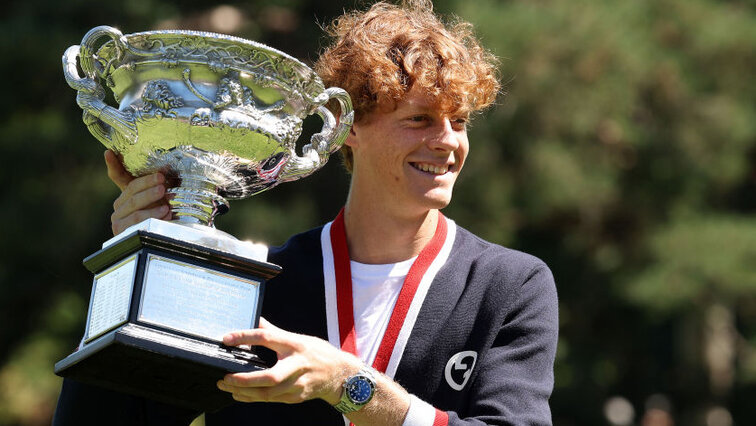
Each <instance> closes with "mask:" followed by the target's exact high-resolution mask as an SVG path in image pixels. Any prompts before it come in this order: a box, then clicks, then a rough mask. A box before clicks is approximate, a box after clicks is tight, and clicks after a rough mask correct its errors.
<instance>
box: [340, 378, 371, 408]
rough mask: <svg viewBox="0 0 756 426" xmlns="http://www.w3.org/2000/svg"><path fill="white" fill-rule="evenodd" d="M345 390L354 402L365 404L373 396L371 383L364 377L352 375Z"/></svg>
mask: <svg viewBox="0 0 756 426" xmlns="http://www.w3.org/2000/svg"><path fill="white" fill-rule="evenodd" d="M346 392H347V396H349V399H350V400H352V402H354V403H355V404H365V403H366V402H368V401H370V398H372V397H373V384H372V383H370V381H369V380H368V379H367V378H365V377H359V376H358V377H354V378H353V379H352V380H350V381H349V384H347V387H346Z"/></svg>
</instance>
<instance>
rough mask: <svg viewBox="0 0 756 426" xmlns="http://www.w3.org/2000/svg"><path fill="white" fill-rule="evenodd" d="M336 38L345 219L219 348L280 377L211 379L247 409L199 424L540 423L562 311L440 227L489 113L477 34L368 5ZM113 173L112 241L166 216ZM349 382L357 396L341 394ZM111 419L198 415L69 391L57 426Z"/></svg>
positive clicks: (527, 272)
mask: <svg viewBox="0 0 756 426" xmlns="http://www.w3.org/2000/svg"><path fill="white" fill-rule="evenodd" d="M331 32H332V35H334V36H335V38H336V41H335V42H334V44H333V45H332V46H331V47H330V48H328V49H327V50H326V51H325V52H324V53H323V55H322V56H321V58H320V60H319V61H318V64H317V65H316V69H317V71H318V73H319V74H320V75H321V77H323V79H324V82H325V83H326V85H327V86H339V87H343V88H345V89H346V90H347V91H348V92H349V93H350V95H351V97H352V99H353V102H354V105H355V112H356V122H355V124H354V126H353V128H352V130H351V133H350V135H349V136H348V138H347V140H346V143H345V147H344V149H343V154H344V158H345V164H346V166H347V168H348V169H349V170H350V171H351V174H352V178H351V184H350V190H349V195H348V198H347V201H346V205H345V206H344V209H343V210H342V212H341V213H340V214H339V216H338V217H337V218H336V219H335V220H334V221H333V222H331V223H329V224H326V225H325V226H324V227H321V228H317V229H314V230H311V231H308V232H305V233H303V234H300V235H296V236H294V237H292V238H291V239H290V240H289V241H288V242H287V243H286V244H285V245H284V246H282V247H280V248H273V249H272V250H271V252H270V256H269V260H270V261H271V262H273V263H277V264H280V265H282V266H283V267H284V272H283V273H282V274H281V275H280V276H279V277H276V278H275V279H273V280H272V281H271V282H270V283H269V285H268V286H267V289H266V295H265V304H264V307H263V317H264V318H265V319H264V320H261V326H260V328H259V329H255V330H241V331H237V332H233V333H230V334H229V335H227V336H225V337H224V343H226V344H228V345H240V344H248V345H259V346H265V347H267V348H269V349H271V350H273V351H275V352H276V354H277V356H278V362H277V364H276V365H274V366H273V367H271V368H270V369H268V370H265V371H258V372H252V373H239V374H229V375H227V376H226V377H225V378H224V379H223V380H220V381H219V382H218V388H219V389H221V390H223V391H226V392H230V393H232V395H233V397H234V399H236V400H237V401H239V402H238V403H236V404H234V405H233V406H231V407H229V408H226V409H223V410H220V411H218V412H216V413H208V414H207V415H206V421H207V424H208V425H236V424H264V425H267V424H314V425H331V424H333V425H340V424H343V423H344V421H345V420H344V417H345V418H346V419H348V421H349V422H352V423H354V424H356V425H402V424H405V425H445V424H450V425H463V424H465V425H466V424H511V425H525V424H527V425H543V424H550V423H551V416H550V411H549V406H548V398H549V395H550V393H551V389H552V385H553V374H552V367H553V359H554V354H555V349H556V337H557V307H556V303H557V302H556V291H555V286H554V282H553V278H552V277H551V274H550V272H549V270H548V268H547V267H546V266H545V265H544V264H543V263H542V262H541V261H539V260H538V259H535V258H533V257H531V256H528V255H526V254H523V253H519V252H516V251H513V250H508V249H505V248H503V247H500V246H497V245H494V244H491V243H488V242H485V241H483V240H481V239H479V238H477V237H475V236H474V235H472V234H470V233H469V232H467V231H465V230H464V229H462V228H460V227H458V226H456V225H455V224H454V222H453V221H451V220H450V219H447V218H445V217H444V216H443V215H442V214H441V213H440V212H439V209H441V208H443V207H445V206H446V205H448V204H449V202H450V200H451V196H452V189H453V187H454V183H455V181H456V178H457V176H458V175H459V173H460V171H461V170H462V167H463V165H464V163H465V160H466V158H467V154H468V150H469V142H468V139H467V130H466V123H467V120H468V117H469V115H470V114H471V113H473V112H475V111H479V110H481V109H483V108H485V107H487V106H488V105H490V104H491V103H492V102H493V101H494V99H495V96H496V92H497V90H498V87H499V86H498V83H497V79H496V73H495V63H494V60H493V58H492V57H491V55H490V54H489V53H487V52H486V51H485V50H484V49H482V48H481V47H480V46H479V44H478V43H477V41H476V40H475V38H474V37H473V36H472V35H471V31H470V28H469V25H467V24H464V23H459V24H456V25H454V26H448V27H447V26H444V25H443V24H442V23H441V22H440V21H439V20H438V18H437V17H436V16H435V15H434V13H433V12H432V6H431V3H430V1H407V2H405V3H404V5H403V6H402V7H398V6H393V5H389V4H385V3H378V4H376V5H374V6H373V7H372V8H370V9H369V10H368V11H367V12H360V13H358V12H355V13H349V14H345V15H344V16H342V17H341V18H339V19H338V20H336V21H335V23H334V25H333V26H332V28H331ZM106 163H107V165H108V171H109V176H110V177H111V179H112V180H113V181H114V182H115V183H116V184H117V185H118V186H119V187H120V188H121V189H122V191H123V192H122V194H121V196H120V197H119V198H118V199H117V200H116V202H115V204H114V207H115V212H114V213H113V216H112V223H113V231H114V233H119V232H121V231H122V230H123V229H125V228H126V227H128V226H130V225H132V224H134V223H138V222H139V221H141V220H143V219H146V218H148V217H154V218H163V219H168V218H170V212H169V209H168V207H167V204H166V202H165V200H164V199H163V197H164V194H165V178H164V177H163V176H162V175H159V174H156V175H150V176H144V177H140V178H137V179H134V178H133V177H132V176H130V175H129V174H128V173H126V172H125V171H124V169H123V168H122V167H121V165H120V164H119V162H118V160H117V159H116V158H115V156H114V155H113V154H112V153H110V152H108V153H106ZM295 333H297V334H295ZM347 382H349V383H351V384H355V385H356V386H357V388H360V386H362V388H361V390H362V391H363V392H362V395H360V394H359V393H358V394H352V393H349V392H345V390H344V389H345V388H344V386H343V385H344V384H345V383H347ZM82 401H86V403H84V402H82ZM77 407H80V408H77ZM87 407H88V408H89V409H90V411H89V412H87V411H86V408H87ZM93 407H94V408H93ZM113 410H116V411H118V412H119V413H122V414H121V415H120V417H118V419H117V420H118V421H121V422H122V423H123V424H132V423H137V424H153V423H154V424H186V423H188V422H189V421H190V419H191V418H192V417H193V416H195V415H196V414H197V413H190V412H186V411H183V410H179V409H176V408H171V407H167V406H162V405H160V404H157V403H153V402H150V401H143V400H140V399H139V398H133V397H128V396H122V395H117V394H113V393H110V392H105V391H100V390H94V389H93V388H89V387H86V386H82V385H78V384H75V383H73V382H71V381H67V382H66V384H65V385H64V390H63V392H62V395H61V398H60V401H59V406H58V413H57V417H56V421H57V422H58V423H59V424H67V423H66V422H72V424H73V423H75V420H73V419H76V418H77V416H92V417H97V416H105V415H107V413H108V412H112V411H113ZM342 415H343V416H344V417H342ZM100 418H104V417H100ZM113 424H120V423H117V422H116V423H113Z"/></svg>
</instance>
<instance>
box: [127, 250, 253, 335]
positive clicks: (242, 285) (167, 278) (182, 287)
mask: <svg viewBox="0 0 756 426" xmlns="http://www.w3.org/2000/svg"><path fill="white" fill-rule="evenodd" d="M259 292H260V282H258V281H254V280H250V279H244V278H241V277H238V276H234V275H230V274H225V273H222V272H219V271H215V270H212V269H207V268H203V267H200V266H196V265H192V264H189V263H185V262H181V261H177V260H173V259H168V258H165V257H161V256H157V255H154V254H150V255H149V256H148V258H147V267H146V272H145V281H144V290H143V292H142V303H141V309H140V312H139V320H140V321H142V322H148V323H151V324H155V325H159V326H163V327H167V328H171V329H174V330H178V331H182V332H184V333H188V334H191V335H194V336H199V337H204V338H208V339H212V340H217V341H220V340H222V338H223V335H224V334H226V333H228V332H230V331H234V330H244V329H250V328H254V327H255V324H254V321H255V318H256V315H255V314H256V310H257V305H258V304H257V301H258V300H257V299H258V297H259Z"/></svg>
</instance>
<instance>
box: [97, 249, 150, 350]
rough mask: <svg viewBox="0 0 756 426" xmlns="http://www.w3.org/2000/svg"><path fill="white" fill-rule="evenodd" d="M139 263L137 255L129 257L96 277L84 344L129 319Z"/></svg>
mask: <svg viewBox="0 0 756 426" xmlns="http://www.w3.org/2000/svg"><path fill="white" fill-rule="evenodd" d="M136 260H137V256H136V255H134V256H131V257H128V258H126V259H124V260H123V261H121V262H119V263H117V264H115V265H113V266H112V267H110V268H108V269H106V270H105V271H103V272H101V273H99V274H97V275H96V276H95V278H94V284H93V286H92V297H91V299H90V300H91V301H90V306H89V316H88V319H87V331H86V333H85V337H84V341H85V342H88V341H90V340H92V339H94V338H95V337H98V336H100V335H101V334H103V333H105V332H106V331H109V330H112V329H113V328H114V327H117V326H119V325H121V324H123V323H124V322H126V320H127V319H128V314H129V306H130V305H131V290H132V288H133V287H132V282H133V281H134V274H135V273H136V264H137V262H136Z"/></svg>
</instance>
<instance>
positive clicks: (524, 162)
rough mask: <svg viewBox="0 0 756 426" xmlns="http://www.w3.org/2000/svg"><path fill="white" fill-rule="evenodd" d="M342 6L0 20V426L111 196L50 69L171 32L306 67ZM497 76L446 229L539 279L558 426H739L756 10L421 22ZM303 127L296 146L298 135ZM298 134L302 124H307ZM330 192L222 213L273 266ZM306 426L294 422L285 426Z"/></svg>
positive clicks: (717, 0)
mask: <svg viewBox="0 0 756 426" xmlns="http://www.w3.org/2000/svg"><path fill="white" fill-rule="evenodd" d="M365 4H366V3H365V2H355V1H354V0H318V1H316V0H265V1H262V0H258V1H252V0H248V1H245V2H232V3H220V2H214V1H209V0H202V1H197V0H188V1H181V2H172V1H168V0H129V1H112V2H105V1H95V0H69V1H64V2H59V1H52V0H28V1H19V0H11V1H10V2H5V3H4V5H3V7H2V9H3V10H2V12H0V70H2V76H3V79H2V80H3V82H4V86H3V93H4V94H3V96H2V101H0V176H2V179H1V181H2V182H3V185H2V188H1V189H0V191H2V197H1V198H0V203H2V205H1V207H0V223H2V228H1V229H2V230H1V231H0V238H1V239H2V240H1V241H0V247H2V248H3V251H2V258H1V260H0V424H2V425H42V424H49V422H50V417H51V415H52V412H53V410H54V407H55V402H56V398H57V394H58V392H59V387H60V382H61V380H60V379H59V378H57V377H56V376H55V375H53V373H52V368H53V364H54V363H55V362H56V361H57V360H59V359H61V358H63V357H64V356H66V355H67V354H69V353H70V352H71V350H72V349H73V348H74V347H75V346H76V344H77V342H78V339H79V338H80V336H81V334H82V332H83V326H84V316H85V313H86V312H85V311H86V308H87V302H88V297H89V291H90V285H91V275H90V274H89V273H88V272H87V271H86V270H85V269H84V268H83V267H82V266H81V260H82V259H83V258H84V257H85V256H87V255H89V254H91V253H92V252H94V251H96V250H97V249H98V247H99V244H100V243H101V242H102V241H104V240H105V239H107V238H108V237H109V236H110V224H109V216H110V212H111V205H112V201H113V200H114V199H115V198H116V196H117V195H118V191H117V189H116V187H115V186H114V185H113V184H112V183H110V182H109V181H108V179H107V177H106V172H105V166H104V163H103V160H102V152H103V147H102V146H101V145H100V144H99V143H98V142H96V141H95V139H94V138H93V137H92V136H91V135H89V134H88V133H87V130H86V129H85V127H84V125H83V124H82V122H81V110H80V109H79V108H78V107H77V106H76V103H75V99H74V98H75V96H74V95H75V93H74V91H73V90H71V89H70V88H69V87H68V86H67V85H66V83H65V81H64V79H63V75H62V72H61V61H60V57H61V55H62V53H63V51H64V50H65V49H66V48H67V47H68V46H70V45H73V44H79V42H80V40H81V37H82V36H83V35H84V33H85V32H86V31H88V30H89V29H90V28H92V27H94V26H97V25H102V24H107V25H111V26H115V27H118V28H120V29H121V30H123V31H124V33H130V32H138V31H144V30H149V29H168V28H184V29H197V30H209V31H216V32H222V33H230V34H235V35H238V36H241V37H245V38H250V39H254V40H258V41H261V42H263V43H266V44H269V45H271V46H274V47H276V48H278V49H281V50H283V51H286V52H288V53H290V54H291V55H293V56H295V57H297V58H299V59H301V60H303V61H304V62H306V63H310V64H311V63H312V62H313V61H314V60H315V59H316V58H317V55H318V52H319V50H320V49H321V47H322V45H323V42H322V37H321V36H322V29H321V25H323V24H324V23H327V22H329V21H330V20H331V19H332V18H333V17H335V16H337V15H338V14H339V13H340V12H342V11H343V10H344V9H351V8H353V7H355V6H358V7H363V6H364V5H365ZM436 10H437V11H439V12H441V13H443V14H446V15H451V14H455V15H458V16H460V17H462V18H463V19H466V20H469V21H471V22H473V23H474V24H475V26H476V31H477V33H478V35H479V36H480V37H481V38H482V39H483V42H484V44H485V45H486V46H487V47H488V48H490V49H491V50H493V52H494V53H496V54H497V55H498V56H499V57H500V58H501V60H502V61H501V73H502V76H503V82H504V83H505V91H506V94H505V95H502V96H501V97H500V99H499V101H498V104H497V106H496V107H495V108H493V109H492V110H490V111H489V112H487V113H486V114H484V115H483V116H480V117H478V118H477V120H475V121H474V123H473V125H472V128H471V130H470V138H471V147H472V150H471V157H470V158H469V160H468V165H467V167H466V169H465V172H464V173H463V174H462V178H461V180H460V182H459V184H458V187H457V190H456V192H455V199H454V201H453V203H452V205H451V206H450V207H449V208H448V209H447V210H446V211H445V213H446V214H447V215H449V216H450V217H452V218H454V219H455V220H456V221H457V223H459V224H461V225H462V226H464V227H467V228H468V229H470V230H472V231H473V232H475V233H477V234H478V235H481V236H482V237H484V238H486V239H488V240H491V241H494V242H497V243H500V244H503V245H506V246H510V247H514V248H517V249H520V250H524V251H527V252H530V253H533V254H535V255H537V256H539V257H541V258H543V259H544V260H545V261H546V262H547V263H548V264H549V265H550V266H551V268H552V269H553V271H554V275H555V276H556V279H557V285H558V290H559V296H560V314H561V335H560V340H559V351H558V354H557V359H556V368H555V375H556V386H555V389H554V394H553V397H552V400H551V401H552V410H553V415H554V423H555V424H556V425H565V426H567V425H605V424H613V425H644V426H648V425H656V426H662V425H672V424H675V425H694V426H695V425H706V426H730V425H735V424H737V425H751V424H756V404H754V400H756V216H755V215H754V213H756V84H754V70H756V2H754V1H753V0H730V1H726V0H604V1H602V0H593V1H589V0H570V1H568V0H524V1H504V0H498V1H497V0H438V1H436ZM308 123H309V122H308ZM308 127H312V128H317V127H319V123H318V122H317V119H314V122H313V123H311V124H308ZM347 185H348V178H347V176H346V175H345V173H344V172H343V171H342V168H341V166H340V163H339V161H338V160H334V161H331V162H330V163H329V164H328V166H327V167H326V168H325V169H324V170H323V171H321V172H320V173H317V174H316V175H314V176H313V177H311V178H308V179H306V180H302V181H299V182H295V183H289V184H286V185H282V186H280V187H278V188H276V189H274V190H272V191H270V192H268V193H265V194H262V195H260V196H257V197H254V198H251V199H246V200H243V201H237V202H234V203H232V207H231V212H230V213H229V214H228V215H226V216H224V217H222V218H220V219H219V221H218V226H219V227H220V228H222V229H223V230H226V231H228V232H231V233H232V234H234V235H236V236H239V237H241V238H251V239H255V240H258V241H263V242H267V243H268V244H272V245H276V244H280V243H282V242H283V241H285V239H286V237H287V236H288V235H290V234H292V233H294V232H297V231H302V230H305V229H308V228H310V227H313V226H316V225H318V224H320V223H322V222H324V221H327V220H329V219H330V218H332V217H333V216H334V215H335V213H336V212H337V211H338V209H339V207H340V206H341V204H342V203H343V201H344V199H345V194H346V189H347ZM303 422H304V420H303Z"/></svg>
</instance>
